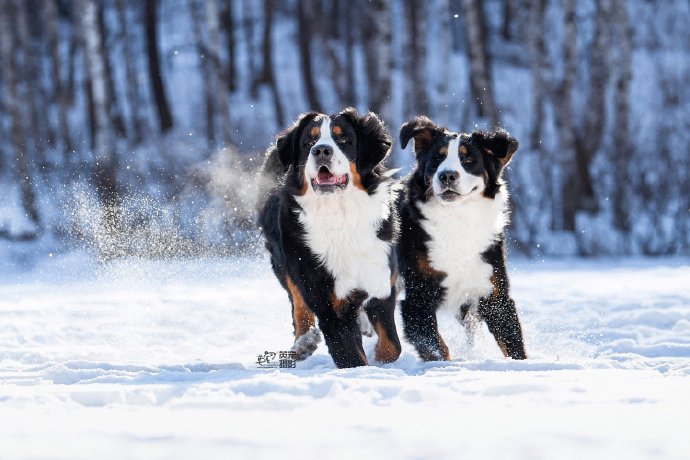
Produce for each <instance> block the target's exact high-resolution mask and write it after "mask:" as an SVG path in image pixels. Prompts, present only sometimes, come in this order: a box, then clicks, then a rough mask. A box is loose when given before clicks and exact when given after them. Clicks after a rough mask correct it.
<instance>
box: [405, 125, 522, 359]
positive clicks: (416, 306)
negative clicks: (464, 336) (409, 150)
mask: <svg viewBox="0 0 690 460" xmlns="http://www.w3.org/2000/svg"><path fill="white" fill-rule="evenodd" d="M410 139H414V152H415V156H416V159H417V166H416V169H415V170H414V171H413V172H412V173H411V174H410V175H409V176H407V177H406V178H405V179H404V180H403V182H404V193H403V195H402V196H401V198H400V204H399V212H400V222H401V234H400V241H399V244H398V260H399V269H400V274H401V276H402V279H403V281H404V284H405V292H406V294H405V299H404V300H403V301H402V304H401V311H402V318H403V328H404V331H405V336H406V338H407V339H408V340H409V341H410V342H411V343H412V344H413V345H414V346H415V348H416V349H417V352H418V353H419V356H420V358H422V359H423V360H426V361H434V360H449V359H450V354H449V352H448V347H447V346H446V344H445V342H444V341H443V338H442V337H441V335H440V334H439V331H438V323H437V317H436V313H437V310H438V309H439V308H442V307H443V308H450V309H452V310H453V311H456V312H457V317H458V319H459V320H460V322H461V323H462V324H463V325H464V326H465V327H466V328H467V331H468V337H470V340H471V338H472V337H474V334H475V332H476V328H477V327H478V326H479V325H480V324H481V321H482V320H483V321H484V322H486V325H487V326H488V328H489V331H490V332H491V334H493V336H494V338H495V339H496V342H497V343H498V346H499V347H500V349H501V351H502V352H503V354H504V355H505V356H506V357H511V358H513V359H525V358H526V357H527V354H526V352H525V346H524V343H523V338H522V328H521V326H520V321H519V319H518V314H517V311H516V308H515V302H514V301H513V299H512V298H511V297H510V293H509V283H508V274H507V272H506V255H505V237H504V227H505V226H506V224H507V222H508V191H507V190H506V186H505V184H504V182H503V180H502V179H501V173H502V171H503V169H504V168H505V166H506V165H507V164H508V163H509V162H510V160H511V159H512V157H513V155H514V154H515V151H516V150H517V148H518V142H517V141H516V140H515V138H513V137H511V136H510V135H509V134H508V133H507V132H506V131H504V130H500V129H499V130H495V131H492V132H485V131H474V132H473V133H471V134H459V133H454V132H451V131H448V130H447V129H446V128H445V127H441V126H437V125H436V124H435V123H434V122H433V121H431V120H430V119H429V118H426V117H417V118H414V119H413V120H411V121H409V122H407V123H405V124H404V125H403V126H402V128H401V130H400V142H401V146H402V148H403V149H404V148H405V147H406V146H407V144H408V142H409V141H410Z"/></svg>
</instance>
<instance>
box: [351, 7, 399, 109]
mask: <svg viewBox="0 0 690 460" xmlns="http://www.w3.org/2000/svg"><path fill="white" fill-rule="evenodd" d="M355 14H357V12H356V11H355V9H354V8H345V11H344V15H345V18H344V21H345V22H344V24H343V26H344V28H345V34H344V35H345V69H344V74H345V81H346V83H347V92H346V93H345V105H348V106H353V107H354V106H356V105H357V80H356V79H355V37H356V36H359V35H360V34H359V33H355V30H356V29H355V27H356V26H355V24H359V21H353V17H354V16H355ZM389 16H390V15H389Z"/></svg>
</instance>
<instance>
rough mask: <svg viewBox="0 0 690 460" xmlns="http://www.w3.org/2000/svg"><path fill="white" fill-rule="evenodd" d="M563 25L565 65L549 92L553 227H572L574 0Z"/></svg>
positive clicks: (567, 5) (574, 199) (574, 198)
mask: <svg viewBox="0 0 690 460" xmlns="http://www.w3.org/2000/svg"><path fill="white" fill-rule="evenodd" d="M564 28H565V43H564V55H565V68H564V71H563V76H562V78H561V81H560V83H559V84H558V85H557V87H556V89H555V91H554V95H553V96H554V97H553V106H554V116H555V121H556V127H557V129H558V132H559V133H560V145H559V151H558V154H559V155H560V157H561V181H560V185H561V190H560V193H559V196H558V197H554V199H555V203H556V205H557V206H559V205H560V206H561V209H560V210H558V209H557V210H556V212H555V213H554V218H555V219H556V221H555V222H554V226H553V227H554V229H555V230H567V231H574V230H575V216H576V212H577V196H576V194H575V193H573V191H572V190H570V189H569V187H572V184H573V182H574V176H575V134H574V125H573V113H572V112H573V111H572V100H571V98H572V89H573V81H574V79H575V74H576V71H577V27H576V22H575V1H574V0H565V7H564ZM558 211H560V212H558Z"/></svg>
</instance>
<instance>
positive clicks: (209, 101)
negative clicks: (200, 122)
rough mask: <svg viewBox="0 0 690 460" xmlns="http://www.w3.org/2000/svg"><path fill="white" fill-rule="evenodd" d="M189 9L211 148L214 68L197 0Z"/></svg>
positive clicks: (214, 100) (213, 133) (213, 132)
mask: <svg viewBox="0 0 690 460" xmlns="http://www.w3.org/2000/svg"><path fill="white" fill-rule="evenodd" d="M188 3H189V11H190V14H191V17H192V30H193V31H194V40H195V42H196V49H197V53H199V57H200V61H199V68H200V69H201V79H202V82H201V85H202V91H203V93H204V106H205V108H206V113H205V115H206V140H207V141H208V146H209V148H213V147H214V146H215V145H216V123H215V119H216V117H215V114H216V95H215V94H214V93H213V87H212V85H213V75H212V73H213V69H212V68H211V65H210V64H209V57H208V49H207V47H206V45H205V43H204V36H203V31H202V23H203V19H202V16H201V14H200V13H199V11H198V10H197V7H198V5H197V0H188Z"/></svg>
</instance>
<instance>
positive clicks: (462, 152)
mask: <svg viewBox="0 0 690 460" xmlns="http://www.w3.org/2000/svg"><path fill="white" fill-rule="evenodd" d="M460 153H461V154H462V155H467V154H468V153H470V151H469V150H467V147H465V146H464V145H461V146H460Z"/></svg>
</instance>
